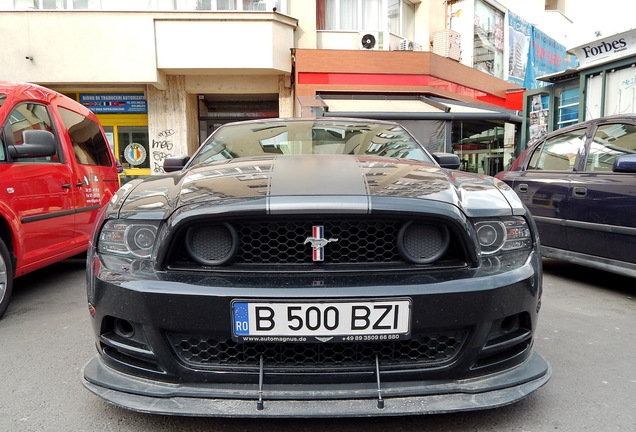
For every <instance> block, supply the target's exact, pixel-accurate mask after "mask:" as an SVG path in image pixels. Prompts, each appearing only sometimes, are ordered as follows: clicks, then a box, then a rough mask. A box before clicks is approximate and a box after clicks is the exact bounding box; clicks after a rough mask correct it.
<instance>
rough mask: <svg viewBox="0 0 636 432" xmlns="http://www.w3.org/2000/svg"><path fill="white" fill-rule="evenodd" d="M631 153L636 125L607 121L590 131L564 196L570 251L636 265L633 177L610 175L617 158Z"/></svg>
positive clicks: (635, 149) (635, 188) (634, 149)
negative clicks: (577, 169)
mask: <svg viewBox="0 0 636 432" xmlns="http://www.w3.org/2000/svg"><path fill="white" fill-rule="evenodd" d="M634 153H636V125H633V124H630V123H626V122H622V123H618V122H616V123H609V124H602V125H599V126H598V128H597V129H596V130H595V131H594V135H593V138H592V139H591V140H590V142H589V143H588V148H587V155H586V159H585V167H584V169H583V170H582V172H580V173H577V174H575V175H574V176H573V178H572V192H571V194H570V196H569V197H568V200H569V202H568V211H567V213H566V214H565V218H566V219H567V220H568V222H567V224H566V235H567V239H568V244H569V245H570V250H572V251H574V252H580V253H584V254H588V255H594V256H598V257H602V258H607V259H612V260H620V261H627V262H631V263H636V210H635V209H636V175H635V174H633V173H621V172H613V171H612V165H613V164H614V161H615V160H616V158H617V157H619V156H621V155H624V154H634Z"/></svg>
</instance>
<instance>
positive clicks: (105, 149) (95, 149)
mask: <svg viewBox="0 0 636 432" xmlns="http://www.w3.org/2000/svg"><path fill="white" fill-rule="evenodd" d="M58 112H59V114H60V117H61V119H62V122H63V123H64V126H65V127H66V129H67V131H68V138H69V140H70V141H69V142H70V145H71V146H72V153H71V152H69V153H70V154H69V159H72V160H69V165H70V166H71V167H72V169H73V171H74V177H73V179H74V180H73V181H74V187H73V194H74V197H73V202H74V206H75V230H74V241H75V243H76V244H78V245H84V246H85V245H87V244H88V241H89V239H90V237H91V235H92V233H93V228H94V224H95V221H96V219H97V214H98V212H99V210H100V209H101V208H102V207H103V206H104V205H105V204H106V203H107V202H108V200H110V198H111V197H112V196H113V194H114V193H115V191H116V190H117V189H118V188H119V179H118V177H117V172H116V168H115V161H114V160H113V157H112V154H111V151H110V149H109V145H108V142H107V140H106V138H105V137H104V134H103V133H102V130H101V128H100V127H99V124H98V123H97V122H96V121H94V120H92V119H90V118H88V117H84V116H83V115H81V114H79V113H77V112H75V111H72V110H70V109H67V108H64V107H61V106H60V107H58Z"/></svg>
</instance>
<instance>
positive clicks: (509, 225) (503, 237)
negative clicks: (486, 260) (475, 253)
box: [475, 216, 532, 255]
mask: <svg viewBox="0 0 636 432" xmlns="http://www.w3.org/2000/svg"><path fill="white" fill-rule="evenodd" d="M475 231H476V232H477V241H478V242H479V246H480V247H481V253H482V254H483V255H490V254H494V253H497V252H507V251H512V250H519V249H527V248H530V247H531V246H532V235H531V233H530V228H529V227H528V223H527V222H526V220H525V219H524V218H523V217H521V216H512V217H509V218H497V219H492V220H485V219H482V220H479V221H478V222H475Z"/></svg>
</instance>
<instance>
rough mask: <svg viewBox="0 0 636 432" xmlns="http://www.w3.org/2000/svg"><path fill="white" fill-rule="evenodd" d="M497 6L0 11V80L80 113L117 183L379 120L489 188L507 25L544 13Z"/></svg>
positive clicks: (260, 3) (515, 107) (247, 4)
mask: <svg viewBox="0 0 636 432" xmlns="http://www.w3.org/2000/svg"><path fill="white" fill-rule="evenodd" d="M506 3H511V4H513V3H518V2H505V1H502V2H497V1H494V0H463V1H457V0H448V1H434V0H347V1H345V0H314V1H307V0H28V1H27V0H0V26H1V28H3V34H4V36H3V38H2V39H1V40H0V47H1V49H2V52H3V53H4V55H5V62H4V63H3V64H2V65H0V79H2V80H9V81H30V82H35V83H39V84H42V85H45V86H47V87H50V88H53V89H55V90H58V91H60V92H62V93H65V94H67V95H69V96H70V97H72V98H74V99H76V100H78V101H80V102H81V103H82V104H84V105H86V106H88V107H89V108H91V109H92V110H93V111H94V112H95V113H97V115H98V116H99V118H100V120H101V122H102V124H103V125H104V127H105V129H106V132H107V134H108V136H109V139H110V142H111V145H112V147H113V150H114V152H115V154H116V155H117V156H118V158H119V159H120V161H121V162H122V165H123V166H124V169H125V171H124V175H123V177H124V178H123V180H124V181H126V180H127V179H129V178H132V177H135V176H145V175H151V174H155V173H160V172H162V168H161V166H162V163H163V160H164V159H165V158H166V157H168V156H172V155H183V154H192V153H193V152H194V151H195V150H196V148H197V147H198V145H199V144H200V143H201V142H202V140H203V139H205V137H206V136H207V135H208V134H209V133H210V132H211V131H212V130H214V129H215V128H216V127H218V126H219V125H221V124H223V123H227V122H229V121H235V120H244V119H253V118H267V117H294V116H296V117H299V116H308V115H351V116H358V117H359V116H373V117H376V118H392V119H395V120H398V121H400V122H402V123H403V124H405V126H407V127H408V128H409V129H410V130H411V131H412V132H413V133H414V134H415V135H417V136H418V138H420V140H422V141H423V142H424V143H425V144H426V145H427V147H429V148H430V149H431V150H434V151H456V152H459V153H461V157H462V160H463V161H464V167H463V168H464V169H467V170H471V171H477V172H483V173H487V174H494V173H495V172H497V171H499V170H501V169H503V164H504V163H505V162H506V161H507V160H508V159H510V157H512V155H513V154H514V152H515V148H516V145H517V143H518V141H519V139H520V129H521V128H520V125H521V123H522V117H521V115H520V114H521V110H522V108H523V96H522V91H523V90H524V87H523V86H521V85H518V84H515V83H513V82H511V80H510V79H509V75H510V71H511V70H512V69H511V67H510V61H509V60H508V59H509V57H510V52H511V49H510V48H509V47H508V45H507V43H506V42H507V39H509V36H508V35H509V28H510V26H509V25H506V22H507V21H506V17H508V16H510V15H511V14H516V15H523V14H526V15H530V12H529V11H531V10H532V11H533V14H537V15H538V14H540V13H541V12H545V2H544V1H542V0H533V1H530V2H524V6H523V7H524V10H523V11H522V12H515V11H509V10H508V9H507V6H506ZM529 4H532V5H533V7H530V6H529ZM517 58H519V57H518V56H517ZM520 61H521V63H523V62H524V61H525V59H523V58H522V59H521V60H520ZM361 101H362V102H361Z"/></svg>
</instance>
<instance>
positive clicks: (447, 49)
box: [433, 29, 462, 61]
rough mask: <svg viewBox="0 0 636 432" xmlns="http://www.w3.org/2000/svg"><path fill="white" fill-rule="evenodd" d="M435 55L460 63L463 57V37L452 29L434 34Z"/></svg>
mask: <svg viewBox="0 0 636 432" xmlns="http://www.w3.org/2000/svg"><path fill="white" fill-rule="evenodd" d="M433 53H435V54H437V55H441V56H444V57H448V58H450V59H453V60H457V61H459V60H460V59H461V57H462V49H461V35H460V34H459V33H458V32H456V31H455V30H451V29H446V30H442V31H438V32H435V33H433Z"/></svg>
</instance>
